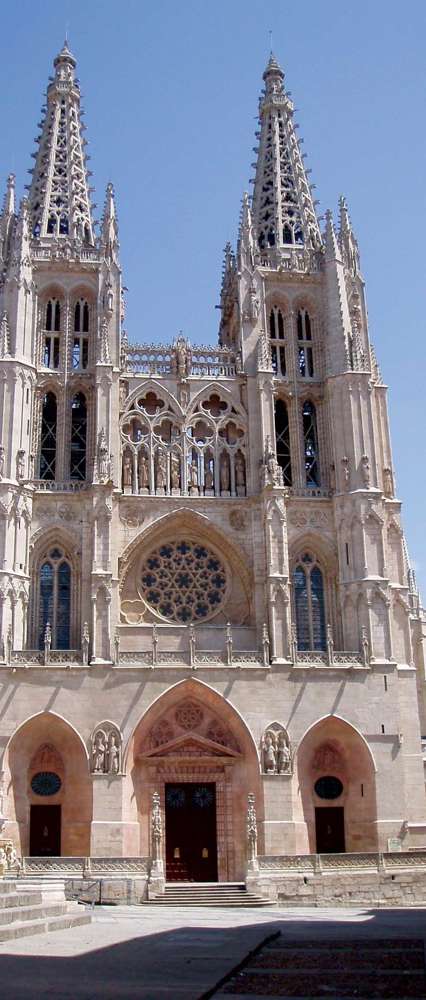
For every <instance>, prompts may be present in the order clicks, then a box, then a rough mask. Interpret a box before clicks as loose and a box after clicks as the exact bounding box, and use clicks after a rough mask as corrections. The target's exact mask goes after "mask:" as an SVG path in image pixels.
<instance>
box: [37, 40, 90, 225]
mask: <svg viewBox="0 0 426 1000" xmlns="http://www.w3.org/2000/svg"><path fill="white" fill-rule="evenodd" d="M53 65H54V67H55V75H54V77H51V78H50V82H49V85H48V88H47V95H46V105H45V106H44V107H43V108H42V115H43V117H42V120H41V122H40V125H39V127H40V129H41V133H40V135H39V136H38V138H37V142H38V149H37V152H36V153H33V156H34V158H35V161H36V162H35V167H34V169H33V171H32V181H31V184H30V186H29V204H30V214H31V223H32V233H33V236H34V237H36V238H44V237H49V238H52V237H56V238H57V237H59V238H61V237H67V238H68V239H71V240H77V241H79V242H85V243H93V222H92V216H91V205H90V198H89V191H90V189H89V184H88V176H89V172H88V171H87V169H86V155H85V152H84V147H85V145H86V141H85V139H83V137H82V132H83V130H84V125H83V124H82V122H81V111H80V88H79V85H78V81H77V80H76V78H75V67H76V61H75V59H74V56H73V55H72V53H71V52H70V50H69V48H68V45H67V42H64V45H63V48H62V50H61V52H60V53H59V55H57V56H56V59H54V62H53Z"/></svg>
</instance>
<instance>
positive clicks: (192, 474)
mask: <svg viewBox="0 0 426 1000" xmlns="http://www.w3.org/2000/svg"><path fill="white" fill-rule="evenodd" d="M189 486H190V492H191V493H198V462H197V461H196V459H195V458H194V459H193V460H192V462H191V466H190V469H189Z"/></svg>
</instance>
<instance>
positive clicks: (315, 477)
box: [302, 400, 320, 486]
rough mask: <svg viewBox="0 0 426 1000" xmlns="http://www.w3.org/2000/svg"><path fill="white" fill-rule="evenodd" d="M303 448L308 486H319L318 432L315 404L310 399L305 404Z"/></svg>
mask: <svg viewBox="0 0 426 1000" xmlns="http://www.w3.org/2000/svg"><path fill="white" fill-rule="evenodd" d="M302 421H303V450H304V458H305V476H306V485H307V486H319V484H320V475H319V462H318V434H317V417H316V411H315V406H314V404H313V403H311V402H310V401H309V400H307V401H306V403H304V404H303V408H302Z"/></svg>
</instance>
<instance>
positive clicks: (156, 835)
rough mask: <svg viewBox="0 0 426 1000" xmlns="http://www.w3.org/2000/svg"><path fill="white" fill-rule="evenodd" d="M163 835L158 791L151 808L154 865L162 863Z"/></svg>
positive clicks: (153, 796) (155, 793)
mask: <svg viewBox="0 0 426 1000" xmlns="http://www.w3.org/2000/svg"><path fill="white" fill-rule="evenodd" d="M162 837H163V824H162V818H161V806H160V795H159V793H158V792H153V794H152V810H151V840H152V860H153V862H154V866H157V867H158V865H161V864H162V860H161V841H162Z"/></svg>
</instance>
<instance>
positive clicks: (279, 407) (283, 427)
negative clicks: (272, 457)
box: [275, 399, 292, 486]
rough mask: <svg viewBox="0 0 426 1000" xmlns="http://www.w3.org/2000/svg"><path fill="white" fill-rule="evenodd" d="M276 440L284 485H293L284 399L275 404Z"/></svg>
mask: <svg viewBox="0 0 426 1000" xmlns="http://www.w3.org/2000/svg"><path fill="white" fill-rule="evenodd" d="M275 442H276V452H277V461H278V465H280V466H281V468H282V471H283V480H284V486H291V483H292V475H291V452H290V425H289V419H288V410H287V406H286V404H285V402H284V400H282V399H277V402H276V404H275Z"/></svg>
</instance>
